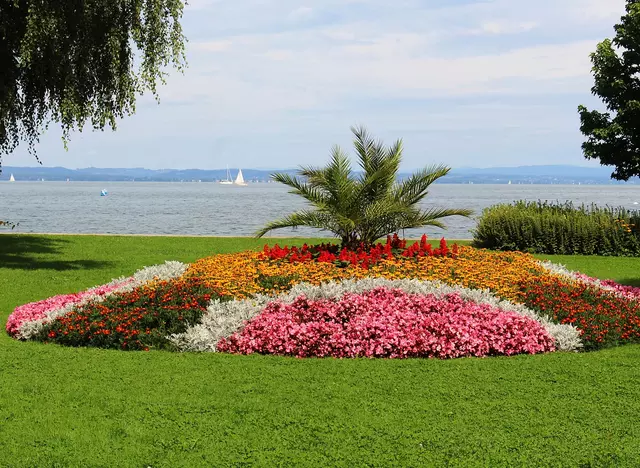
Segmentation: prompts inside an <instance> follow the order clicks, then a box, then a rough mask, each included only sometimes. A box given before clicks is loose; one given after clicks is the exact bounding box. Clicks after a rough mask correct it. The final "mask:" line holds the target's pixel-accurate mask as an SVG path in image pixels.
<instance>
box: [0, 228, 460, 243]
mask: <svg viewBox="0 0 640 468" xmlns="http://www.w3.org/2000/svg"><path fill="white" fill-rule="evenodd" d="M7 234H13V235H19V236H103V237H198V238H200V237H202V238H210V239H234V238H236V239H256V240H258V239H263V240H269V239H331V240H338V239H337V238H336V237H313V236H305V237H292V236H269V237H261V238H256V237H253V236H210V235H207V234H109V233H88V232H87V233H85V232H72V233H68V232H16V231H10V230H9V231H0V235H7ZM434 239H435V240H437V239H439V237H438V238H436V237H434V238H430V240H434ZM407 240H419V238H417V237H416V238H411V237H407ZM472 240H473V239H447V242H452V241H460V242H471V241H472Z"/></svg>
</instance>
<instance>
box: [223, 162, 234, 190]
mask: <svg viewBox="0 0 640 468" xmlns="http://www.w3.org/2000/svg"><path fill="white" fill-rule="evenodd" d="M220 183H221V184H222V185H233V180H231V172H229V166H227V178H226V179H225V180H221V181H220Z"/></svg>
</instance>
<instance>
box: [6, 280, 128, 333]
mask: <svg viewBox="0 0 640 468" xmlns="http://www.w3.org/2000/svg"><path fill="white" fill-rule="evenodd" d="M131 281H133V279H132V278H128V279H126V280H124V281H122V282H119V283H112V284H108V285H103V286H98V287H95V288H92V289H88V290H86V291H82V292H79V293H75V294H62V295H59V296H53V297H50V298H48V299H44V300H42V301H38V302H30V303H28V304H24V305H21V306H19V307H16V308H15V309H14V311H13V313H12V314H11V315H9V318H8V319H7V326H6V330H7V333H9V335H11V336H15V335H16V334H17V333H18V330H19V329H20V327H21V326H22V325H23V324H24V323H26V322H32V321H35V320H40V319H43V318H45V317H46V316H47V314H48V313H50V312H52V311H54V310H60V309H63V308H64V307H67V306H68V305H72V304H77V303H80V302H82V301H83V300H85V299H86V298H88V297H89V296H91V295H96V296H104V295H106V294H109V293H110V292H112V291H114V290H116V289H118V288H120V287H122V286H124V285H125V284H127V283H130V282H131Z"/></svg>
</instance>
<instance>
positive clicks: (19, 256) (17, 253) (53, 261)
mask: <svg viewBox="0 0 640 468" xmlns="http://www.w3.org/2000/svg"><path fill="white" fill-rule="evenodd" d="M69 242H70V241H68V240H64V239H56V238H51V237H46V236H32V235H14V234H0V268H10V269H14V270H57V271H63V270H87V269H98V268H104V267H108V266H110V265H112V262H108V261H97V260H60V259H58V258H59V257H60V256H61V253H62V247H63V246H64V245H65V244H68V243H69Z"/></svg>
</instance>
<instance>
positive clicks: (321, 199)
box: [271, 172, 330, 208]
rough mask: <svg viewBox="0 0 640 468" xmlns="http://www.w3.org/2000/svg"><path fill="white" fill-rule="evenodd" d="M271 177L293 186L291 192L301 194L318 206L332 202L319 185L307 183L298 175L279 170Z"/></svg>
mask: <svg viewBox="0 0 640 468" xmlns="http://www.w3.org/2000/svg"><path fill="white" fill-rule="evenodd" d="M271 178H272V179H273V180H275V181H276V182H280V183H281V184H284V185H287V186H289V187H291V188H292V189H293V190H291V191H290V192H289V193H292V194H294V195H300V196H301V197H303V198H305V199H306V200H307V201H309V202H310V203H312V204H313V205H316V206H317V207H318V208H321V207H324V206H326V205H327V204H329V203H330V200H329V199H328V197H327V195H326V194H325V193H324V192H323V191H322V190H321V189H320V188H319V187H314V186H311V185H310V184H306V183H304V182H302V181H301V180H300V179H298V178H297V177H292V176H291V175H289V174H286V173H280V172H279V173H275V174H272V176H271Z"/></svg>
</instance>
